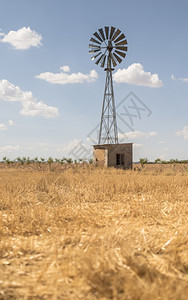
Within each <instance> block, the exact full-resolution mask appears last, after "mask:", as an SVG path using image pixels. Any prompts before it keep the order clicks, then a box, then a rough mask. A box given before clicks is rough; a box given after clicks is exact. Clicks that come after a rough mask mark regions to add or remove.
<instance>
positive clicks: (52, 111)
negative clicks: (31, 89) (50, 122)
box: [20, 101, 58, 118]
mask: <svg viewBox="0 0 188 300" xmlns="http://www.w3.org/2000/svg"><path fill="white" fill-rule="evenodd" d="M22 105H23V108H22V110H21V112H20V113H21V114H22V115H24V116H31V117H36V116H42V117H45V118H53V117H57V116H58V109H57V108H56V107H53V106H48V105H47V104H45V103H44V102H42V101H40V102H32V101H25V102H23V103H22Z"/></svg>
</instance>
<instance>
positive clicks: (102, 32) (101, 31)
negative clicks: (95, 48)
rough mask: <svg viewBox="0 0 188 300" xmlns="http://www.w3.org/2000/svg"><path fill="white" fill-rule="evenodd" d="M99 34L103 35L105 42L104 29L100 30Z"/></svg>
mask: <svg viewBox="0 0 188 300" xmlns="http://www.w3.org/2000/svg"><path fill="white" fill-rule="evenodd" d="M99 32H100V34H101V37H102V40H103V41H104V40H105V36H104V31H103V29H102V28H100V29H99Z"/></svg>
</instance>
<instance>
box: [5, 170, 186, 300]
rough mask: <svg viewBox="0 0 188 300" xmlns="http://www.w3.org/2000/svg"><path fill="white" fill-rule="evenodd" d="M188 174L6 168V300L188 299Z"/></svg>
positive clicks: (169, 171) (179, 171)
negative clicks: (48, 170) (49, 170)
mask: <svg viewBox="0 0 188 300" xmlns="http://www.w3.org/2000/svg"><path fill="white" fill-rule="evenodd" d="M187 175H188V172H187V170H186V169H185V170H184V169H182V170H181V169H180V170H174V169H173V170H171V169H170V170H162V171H161V170H160V171H159V170H157V169H156V170H155V169H151V170H145V169H144V170H143V171H122V170H115V169H100V168H94V167H92V166H90V167H83V168H76V169H75V168H70V169H67V170H64V172H61V173H60V172H51V173H50V172H47V171H46V172H44V171H36V170H34V171H33V172H31V171H30V170H27V169H23V170H17V169H14V168H12V169H11V168H10V169H8V168H7V169H1V170H0V299H91V300H94V299H101V300H102V299H103V300H104V299H127V300H128V299H130V300H131V299H135V300H139V299H144V300H148V299H149V300H150V299H178V300H179V299H180V300H187V299H188V205H187V200H188V176H187Z"/></svg>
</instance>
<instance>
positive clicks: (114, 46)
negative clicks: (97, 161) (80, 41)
mask: <svg viewBox="0 0 188 300" xmlns="http://www.w3.org/2000/svg"><path fill="white" fill-rule="evenodd" d="M90 42H91V44H89V48H91V50H90V51H89V53H90V54H91V55H92V57H91V59H92V60H94V61H95V63H96V64H97V65H100V66H101V67H102V68H104V71H106V83H105V90H104V98H103V108H102V115H101V123H100V132H99V140H98V144H99V145H100V144H101V143H103V144H117V143H118V133H117V122H116V111H115V102H114V91H113V82H112V71H113V70H114V69H113V68H112V66H113V67H116V66H117V64H118V63H121V62H122V60H123V58H125V56H126V52H127V39H126V37H125V35H124V34H123V33H121V31H120V30H119V29H118V28H117V29H116V28H115V27H113V26H111V27H107V26H105V27H104V29H103V28H100V29H99V30H98V31H96V32H95V33H94V34H93V37H91V39H90Z"/></svg>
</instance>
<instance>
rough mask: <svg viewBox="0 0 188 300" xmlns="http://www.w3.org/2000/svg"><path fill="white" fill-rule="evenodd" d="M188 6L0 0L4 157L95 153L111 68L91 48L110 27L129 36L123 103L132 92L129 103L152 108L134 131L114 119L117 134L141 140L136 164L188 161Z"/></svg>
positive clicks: (120, 77)
mask: <svg viewBox="0 0 188 300" xmlns="http://www.w3.org/2000/svg"><path fill="white" fill-rule="evenodd" d="M187 11H188V2H187V1H183V0H180V1H169V0H166V1H161V0H159V1H151V0H150V1H149V0H148V1H146V0H143V1H138V0H137V1H136V0H132V1H126V0H125V1H121V0H116V1H111V0H108V1H106V0H102V1H89V0H87V1H86V0H82V1H75V0H74V1H73V0H72V1H71V0H70V1H63V0H53V1H52V0H32V1H29V0H28V1H27V0H1V1H0V20H1V21H0V29H1V31H0V54H1V59H0V105H1V110H0V137H1V138H0V159H2V157H4V156H7V157H9V158H11V159H14V158H16V157H18V156H30V157H34V156H38V157H45V158H47V157H49V156H53V157H59V158H62V157H63V156H66V157H67V156H71V157H72V158H77V157H78V156H79V155H80V156H82V152H81V148H82V149H87V155H90V153H91V146H89V145H90V144H92V143H93V142H94V140H95V136H96V135H97V132H98V128H97V125H98V123H99V121H100V116H101V110H102V100H103V93H104V84H105V72H104V70H103V69H102V68H100V67H99V66H97V65H96V64H94V62H93V61H91V57H90V55H89V53H88V51H89V49H88V44H89V40H90V38H91V37H92V35H93V33H94V32H95V31H97V30H98V29H99V28H103V27H104V26H114V27H116V28H119V29H120V30H121V31H122V32H123V33H124V34H125V35H126V37H127V41H128V52H127V56H126V58H125V59H124V60H123V61H122V63H121V64H119V65H118V66H117V67H116V68H115V71H114V93H115V102H116V105H118V104H119V103H120V102H121V101H122V100H123V99H124V98H125V97H126V96H127V95H129V93H130V92H132V93H133V94H131V95H132V96H130V97H128V98H127V99H126V100H125V102H124V106H126V107H127V108H128V106H130V101H132V100H131V99H132V97H133V98H134V97H136V98H134V100H135V102H137V101H138V100H136V99H139V100H140V102H137V104H139V105H141V106H142V105H143V104H144V105H145V106H144V107H147V108H148V110H147V109H145V111H143V113H142V115H141V117H140V118H139V116H138V115H137V116H135V117H133V120H132V125H131V128H130V126H129V127H127V126H126V124H127V122H128V121H130V119H124V121H125V122H122V120H120V119H119V118H118V117H117V122H118V128H119V131H120V133H119V138H120V140H121V141H122V142H133V143H134V160H135V161H136V160H138V159H139V158H140V157H147V158H148V159H149V160H154V159H156V158H158V157H160V158H161V159H165V160H167V159H170V158H178V159H188V120H187V119H188V118H187V112H188V99H187V98H188V54H187V53H188V39H187V31H188V18H187ZM73 73H74V74H73ZM142 108H143V106H142ZM122 111H123V106H120V107H119V111H118V113H119V114H120V115H121V112H122ZM149 111H151V112H152V113H151V114H149V113H148V112H149ZM130 113H133V112H131V111H130ZM133 114H134V113H133ZM148 115H149V116H148ZM91 132H93V133H91ZM122 138H123V139H122ZM79 147H80V152H79ZM84 151H85V150H83V153H84ZM84 155H86V152H85V154H84Z"/></svg>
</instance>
